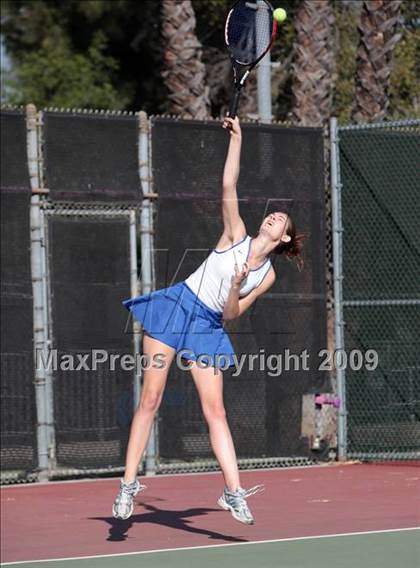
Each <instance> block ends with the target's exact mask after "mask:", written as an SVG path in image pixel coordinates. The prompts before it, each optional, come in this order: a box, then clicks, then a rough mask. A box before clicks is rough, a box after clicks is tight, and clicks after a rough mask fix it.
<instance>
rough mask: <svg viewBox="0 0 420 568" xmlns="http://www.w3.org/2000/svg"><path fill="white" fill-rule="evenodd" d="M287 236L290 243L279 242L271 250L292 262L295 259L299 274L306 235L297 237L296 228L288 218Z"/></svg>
mask: <svg viewBox="0 0 420 568" xmlns="http://www.w3.org/2000/svg"><path fill="white" fill-rule="evenodd" d="M286 231H287V234H288V235H289V236H290V241H288V242H287V243H285V242H283V241H282V242H281V243H280V244H278V245H277V246H276V248H275V249H274V250H273V253H274V254H279V255H280V254H283V253H284V254H285V255H286V258H287V260H290V261H293V260H294V259H295V261H296V266H297V268H298V270H299V272H300V271H301V270H302V268H303V258H302V256H301V254H302V249H303V244H304V241H305V238H306V235H305V234H303V233H301V234H299V235H297V234H296V227H295V224H294V222H293V220H292V219H291V218H290V217H289V218H288V221H287V229H286Z"/></svg>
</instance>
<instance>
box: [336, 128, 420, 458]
mask: <svg viewBox="0 0 420 568" xmlns="http://www.w3.org/2000/svg"><path fill="white" fill-rule="evenodd" d="M335 135H336V140H337V141H338V146H339V152H337V154H336V156H335V159H336V160H337V164H336V165H338V164H339V170H338V173H339V176H338V179H337V180H336V181H337V184H336V188H335V189H336V193H337V198H336V208H337V211H336V220H337V222H336V226H335V228H334V230H335V235H336V250H335V255H336V265H335V267H336V274H335V277H336V283H337V284H338V287H337V288H336V300H337V305H338V307H339V309H337V310H336V318H337V320H336V323H337V326H338V333H339V336H340V328H341V329H343V330H344V333H343V334H342V341H343V344H342V345H339V347H340V348H341V349H342V350H343V353H344V354H345V358H346V361H345V362H340V363H341V365H342V367H343V369H341V370H340V372H341V382H342V384H343V385H344V387H345V399H346V411H347V415H346V416H342V426H343V428H342V444H343V448H342V454H343V455H345V456H347V457H351V458H360V459H418V458H419V457H420V447H419V446H420V444H419V440H420V355H419V353H420V293H419V292H420V286H419V282H420V223H419V219H420V199H419V192H420V185H419V175H418V158H419V155H420V154H419V150H420V121H419V120H411V121H410V120H408V121H404V122H394V123H393V122H389V123H382V124H374V125H359V126H343V127H339V128H338V129H337V131H336V133H335ZM340 178H341V179H340ZM338 257H340V258H338ZM341 282H342V284H340V283H341ZM337 290H338V293H337ZM359 353H360V354H361V355H358V354H359ZM351 358H352V359H353V360H352V361H351V360H350V359H351ZM350 363H351V364H350Z"/></svg>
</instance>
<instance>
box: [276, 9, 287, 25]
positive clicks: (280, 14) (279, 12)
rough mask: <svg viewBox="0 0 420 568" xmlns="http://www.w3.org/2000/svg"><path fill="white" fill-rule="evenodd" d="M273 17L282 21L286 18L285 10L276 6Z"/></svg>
mask: <svg viewBox="0 0 420 568" xmlns="http://www.w3.org/2000/svg"><path fill="white" fill-rule="evenodd" d="M273 18H274V19H275V20H277V22H284V20H285V19H286V18H287V12H286V10H285V9H284V8H276V9H275V10H274V12H273Z"/></svg>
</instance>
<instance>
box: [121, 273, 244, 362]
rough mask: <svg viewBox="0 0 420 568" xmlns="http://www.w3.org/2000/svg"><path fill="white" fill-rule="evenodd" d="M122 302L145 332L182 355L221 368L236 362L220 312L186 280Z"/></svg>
mask: <svg viewBox="0 0 420 568" xmlns="http://www.w3.org/2000/svg"><path fill="white" fill-rule="evenodd" d="M122 303H123V305H124V306H125V307H126V308H127V309H128V310H129V311H130V312H131V313H132V314H133V316H134V317H135V318H136V319H137V320H138V321H139V322H140V323H141V324H142V327H143V329H144V331H145V332H146V333H147V334H148V335H150V336H151V337H153V338H155V339H158V340H159V341H162V342H163V343H165V344H166V345H169V346H170V347H173V348H174V349H175V350H176V352H177V353H179V354H180V356H181V357H182V358H184V359H187V360H193V361H197V359H199V360H200V362H202V363H203V364H204V365H210V366H223V367H224V368H227V367H231V366H233V365H235V361H234V358H233V356H234V354H235V352H234V350H233V346H232V343H231V341H230V339H229V336H228V334H227V333H226V331H225V330H224V328H223V319H222V313H220V312H216V311H215V310H212V309H211V308H209V307H208V306H207V305H206V304H205V303H204V302H202V301H201V300H200V299H199V298H198V296H197V295H196V294H195V293H194V292H193V291H192V290H191V288H190V287H189V286H188V285H187V284H186V283H185V281H181V282H178V283H177V284H174V285H172V286H168V287H167V288H161V289H160V290H155V291H153V292H150V293H149V294H144V295H143V296H136V297H135V298H130V299H128V300H124V301H123V302H122Z"/></svg>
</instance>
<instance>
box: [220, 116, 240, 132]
mask: <svg viewBox="0 0 420 568" xmlns="http://www.w3.org/2000/svg"><path fill="white" fill-rule="evenodd" d="M223 128H227V129H228V130H229V131H230V135H231V136H232V135H233V136H238V137H239V136H241V126H240V124H239V118H238V117H237V116H235V118H230V116H225V118H224V119H223Z"/></svg>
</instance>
